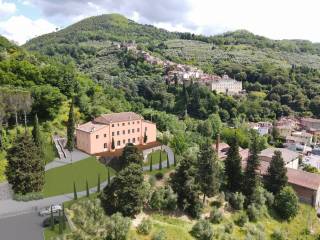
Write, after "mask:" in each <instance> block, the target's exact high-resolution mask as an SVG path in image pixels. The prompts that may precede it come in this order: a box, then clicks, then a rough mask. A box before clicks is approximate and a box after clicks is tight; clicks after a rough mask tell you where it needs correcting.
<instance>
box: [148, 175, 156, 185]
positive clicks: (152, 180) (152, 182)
mask: <svg viewBox="0 0 320 240" xmlns="http://www.w3.org/2000/svg"><path fill="white" fill-rule="evenodd" d="M149 184H150V186H151V187H154V186H155V185H156V178H155V176H153V175H151V176H150V177H149Z"/></svg>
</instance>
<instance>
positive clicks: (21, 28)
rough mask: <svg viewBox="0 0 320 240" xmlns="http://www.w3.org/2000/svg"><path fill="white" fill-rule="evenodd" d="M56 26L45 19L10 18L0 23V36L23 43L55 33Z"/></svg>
mask: <svg viewBox="0 0 320 240" xmlns="http://www.w3.org/2000/svg"><path fill="white" fill-rule="evenodd" d="M55 29H56V26H55V25H54V24H52V23H50V22H48V21H47V20H45V19H37V20H32V19H30V18H27V17H25V16H22V15H20V16H12V17H10V18H9V19H8V20H5V21H0V34H2V35H3V36H5V37H6V38H8V39H10V40H13V41H15V42H18V43H19V44H23V43H25V42H26V41H27V40H28V39H30V38H33V37H36V36H39V35H42V34H45V33H49V32H53V31H55Z"/></svg>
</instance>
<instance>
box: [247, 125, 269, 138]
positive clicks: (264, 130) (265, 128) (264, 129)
mask: <svg viewBox="0 0 320 240" xmlns="http://www.w3.org/2000/svg"><path fill="white" fill-rule="evenodd" d="M249 127H250V128H251V129H254V130H256V131H257V132H258V133H259V135H260V136H264V135H266V134H269V133H271V130H272V128H273V126H272V123H271V122H258V123H249Z"/></svg>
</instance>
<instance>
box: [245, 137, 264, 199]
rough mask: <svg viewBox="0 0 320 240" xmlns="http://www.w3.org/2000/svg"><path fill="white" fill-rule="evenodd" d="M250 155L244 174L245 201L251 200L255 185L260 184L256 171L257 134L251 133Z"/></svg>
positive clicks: (258, 163) (257, 165) (257, 158)
mask: <svg viewBox="0 0 320 240" xmlns="http://www.w3.org/2000/svg"><path fill="white" fill-rule="evenodd" d="M249 150H250V156H249V158H248V161H247V166H246V169H245V174H244V188H243V192H244V195H245V196H246V198H247V203H248V204H250V203H251V202H252V197H253V196H252V195H253V193H254V191H255V189H256V187H257V186H258V185H259V184H260V177H259V175H258V173H257V170H258V169H259V166H260V159H259V153H260V151H259V142H258V136H257V134H254V135H253V138H252V142H251V144H250V149H249Z"/></svg>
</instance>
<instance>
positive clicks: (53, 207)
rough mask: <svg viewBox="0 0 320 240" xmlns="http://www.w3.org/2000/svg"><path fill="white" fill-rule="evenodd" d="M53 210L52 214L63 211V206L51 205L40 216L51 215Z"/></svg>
mask: <svg viewBox="0 0 320 240" xmlns="http://www.w3.org/2000/svg"><path fill="white" fill-rule="evenodd" d="M51 208H52V212H53V213H56V212H58V211H59V210H62V207H61V205H59V204H56V205H51V206H50V207H47V208H44V209H42V210H41V211H40V212H39V215H40V216H45V215H49V214H50V213H51Z"/></svg>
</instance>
